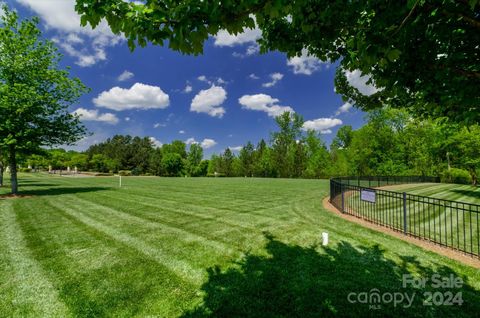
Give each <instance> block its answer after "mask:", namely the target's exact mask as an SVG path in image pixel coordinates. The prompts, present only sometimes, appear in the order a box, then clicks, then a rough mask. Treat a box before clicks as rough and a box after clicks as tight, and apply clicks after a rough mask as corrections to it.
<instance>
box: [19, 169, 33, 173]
mask: <svg viewBox="0 0 480 318" xmlns="http://www.w3.org/2000/svg"><path fill="white" fill-rule="evenodd" d="M18 172H32V169H31V168H20V169H18Z"/></svg>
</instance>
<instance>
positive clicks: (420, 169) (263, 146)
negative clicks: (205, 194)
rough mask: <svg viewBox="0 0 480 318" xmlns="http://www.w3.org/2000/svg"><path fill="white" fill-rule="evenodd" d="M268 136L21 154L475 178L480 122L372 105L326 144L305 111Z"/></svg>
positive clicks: (285, 173) (120, 142) (290, 171)
mask: <svg viewBox="0 0 480 318" xmlns="http://www.w3.org/2000/svg"><path fill="white" fill-rule="evenodd" d="M276 122H277V124H278V130H277V131H275V132H272V133H271V138H270V140H268V141H266V140H264V139H262V140H260V141H259V142H258V143H257V144H253V143H251V142H247V143H246V144H245V145H244V146H243V147H242V149H240V151H239V152H238V154H235V153H234V152H233V151H232V150H231V149H229V148H227V149H225V151H224V152H222V153H221V154H214V155H212V156H211V158H210V159H208V160H206V159H204V158H203V149H202V147H201V146H200V145H199V144H191V145H187V144H186V143H185V142H183V141H180V140H175V141H173V142H172V143H170V144H164V145H162V146H161V147H155V146H154V144H153V143H152V141H151V140H150V139H149V138H148V137H144V138H141V137H131V136H121V135H117V136H114V137H112V138H109V139H107V140H106V141H104V142H102V143H99V144H95V145H92V146H91V147H90V148H88V149H87V150H86V151H85V152H75V151H65V150H62V149H53V150H46V151H45V152H44V153H42V154H35V155H30V156H27V157H24V158H23V160H21V162H22V164H23V166H27V165H28V166H31V167H32V168H34V169H47V168H48V167H49V166H51V168H52V169H56V170H58V169H63V170H65V169H66V168H67V167H71V168H72V169H73V167H77V169H78V170H81V171H96V172H103V173H120V174H124V175H155V176H168V177H178V176H191V177H197V176H225V177H272V178H275V177H280V178H327V177H332V176H341V175H387V176H389V175H435V176H437V175H440V176H442V177H443V180H444V181H447V182H458V183H473V184H476V183H477V175H478V173H479V169H480V153H479V151H480V127H479V126H478V125H472V126H469V127H466V126H461V125H457V124H451V123H445V122H442V121H439V120H418V119H415V118H413V117H412V116H410V115H409V114H408V113H407V112H406V111H403V110H397V109H392V108H383V109H378V110H374V111H371V112H369V113H368V114H367V116H366V124H365V125H364V126H363V127H361V128H359V129H357V130H353V129H352V127H351V126H343V127H341V128H340V129H339V130H338V132H337V134H336V136H335V138H334V139H333V141H332V144H331V145H330V147H329V148H328V147H327V146H326V144H325V142H324V141H323V140H322V138H321V135H320V134H319V133H317V132H315V131H312V130H310V131H304V130H302V126H303V118H302V117H301V116H300V115H299V114H296V113H288V112H286V113H284V114H283V115H281V116H279V117H277V118H276Z"/></svg>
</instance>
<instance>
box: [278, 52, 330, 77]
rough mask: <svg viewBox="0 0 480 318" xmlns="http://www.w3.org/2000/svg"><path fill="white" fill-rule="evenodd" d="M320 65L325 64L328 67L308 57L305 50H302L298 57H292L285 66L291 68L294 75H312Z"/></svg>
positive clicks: (310, 56) (312, 57)
mask: <svg viewBox="0 0 480 318" xmlns="http://www.w3.org/2000/svg"><path fill="white" fill-rule="evenodd" d="M322 64H326V65H327V67H328V65H329V64H328V63H325V62H322V61H320V60H319V59H318V58H316V57H315V56H313V55H310V54H309V53H308V50H307V49H303V50H302V54H301V55H300V56H294V57H292V58H289V59H288V60H287V65H288V66H291V67H292V68H293V73H294V74H304V75H312V74H313V73H314V72H316V71H318V70H319V69H320V66H321V65H322Z"/></svg>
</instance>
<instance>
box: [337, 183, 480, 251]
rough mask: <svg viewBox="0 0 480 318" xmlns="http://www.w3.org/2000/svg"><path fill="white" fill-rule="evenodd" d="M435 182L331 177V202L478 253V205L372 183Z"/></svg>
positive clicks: (352, 212)
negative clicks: (395, 189)
mask: <svg viewBox="0 0 480 318" xmlns="http://www.w3.org/2000/svg"><path fill="white" fill-rule="evenodd" d="M425 182H428V183H436V182H439V179H438V178H436V177H421V176H420V177H418V176H412V177H410V176H408V177H341V178H333V179H330V202H331V203H332V204H333V205H334V206H335V207H336V208H337V209H339V210H340V211H341V212H343V213H346V214H349V215H353V216H356V217H358V218H362V219H364V220H367V221H369V222H372V223H375V224H378V225H382V226H385V227H388V228H391V229H393V230H396V231H400V232H403V233H404V234H405V235H410V236H413V237H416V238H420V239H424V240H428V241H431V242H433V243H436V244H439V245H442V246H446V247H449V248H452V249H455V250H459V251H462V252H464V253H466V254H469V255H472V256H477V257H480V235H479V234H480V205H477V204H470V203H463V202H457V201H450V200H443V199H437V198H432V197H426V196H420V195H413V194H409V193H406V192H394V191H388V190H384V189H376V188H374V187H382V186H386V185H395V184H406V183H425Z"/></svg>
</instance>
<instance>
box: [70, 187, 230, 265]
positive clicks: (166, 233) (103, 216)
mask: <svg viewBox="0 0 480 318" xmlns="http://www.w3.org/2000/svg"><path fill="white" fill-rule="evenodd" d="M115 203H116V204H115ZM65 204H71V205H81V206H83V207H85V212H84V213H85V214H87V215H88V216H89V217H91V218H93V219H95V220H97V221H99V222H102V223H105V224H108V225H109V226H112V227H116V228H118V229H119V230H122V231H126V232H127V233H129V234H131V235H134V236H135V237H138V238H139V239H144V240H145V241H148V240H149V239H150V237H154V238H155V241H157V242H156V244H161V243H163V242H165V244H163V245H167V244H168V246H164V247H163V249H165V250H172V252H174V251H175V250H176V252H177V253H179V252H181V253H182V254H184V253H186V251H185V246H188V247H190V248H191V249H194V250H196V251H197V252H198V251H199V250H200V249H208V252H209V253H215V254H220V255H229V256H232V255H233V254H234V249H232V248H231V246H229V245H227V244H225V243H223V242H220V241H218V240H215V239H213V238H211V237H207V236H203V235H200V234H197V233H195V232H192V231H187V230H185V229H182V228H181V227H177V226H175V225H171V224H166V223H164V222H158V220H152V219H151V218H148V217H143V216H142V214H144V213H143V212H137V210H138V205H137V206H136V208H137V209H131V207H130V206H128V205H125V204H124V203H123V204H122V203H118V202H110V205H104V204H101V203H97V202H94V201H90V200H86V199H83V198H80V197H78V196H75V197H73V196H71V197H68V198H66V200H65ZM132 210H133V211H132ZM169 238H175V240H171V239H169ZM178 247H183V249H179V248H178ZM189 257H190V259H191V255H189ZM201 258H203V255H201Z"/></svg>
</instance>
